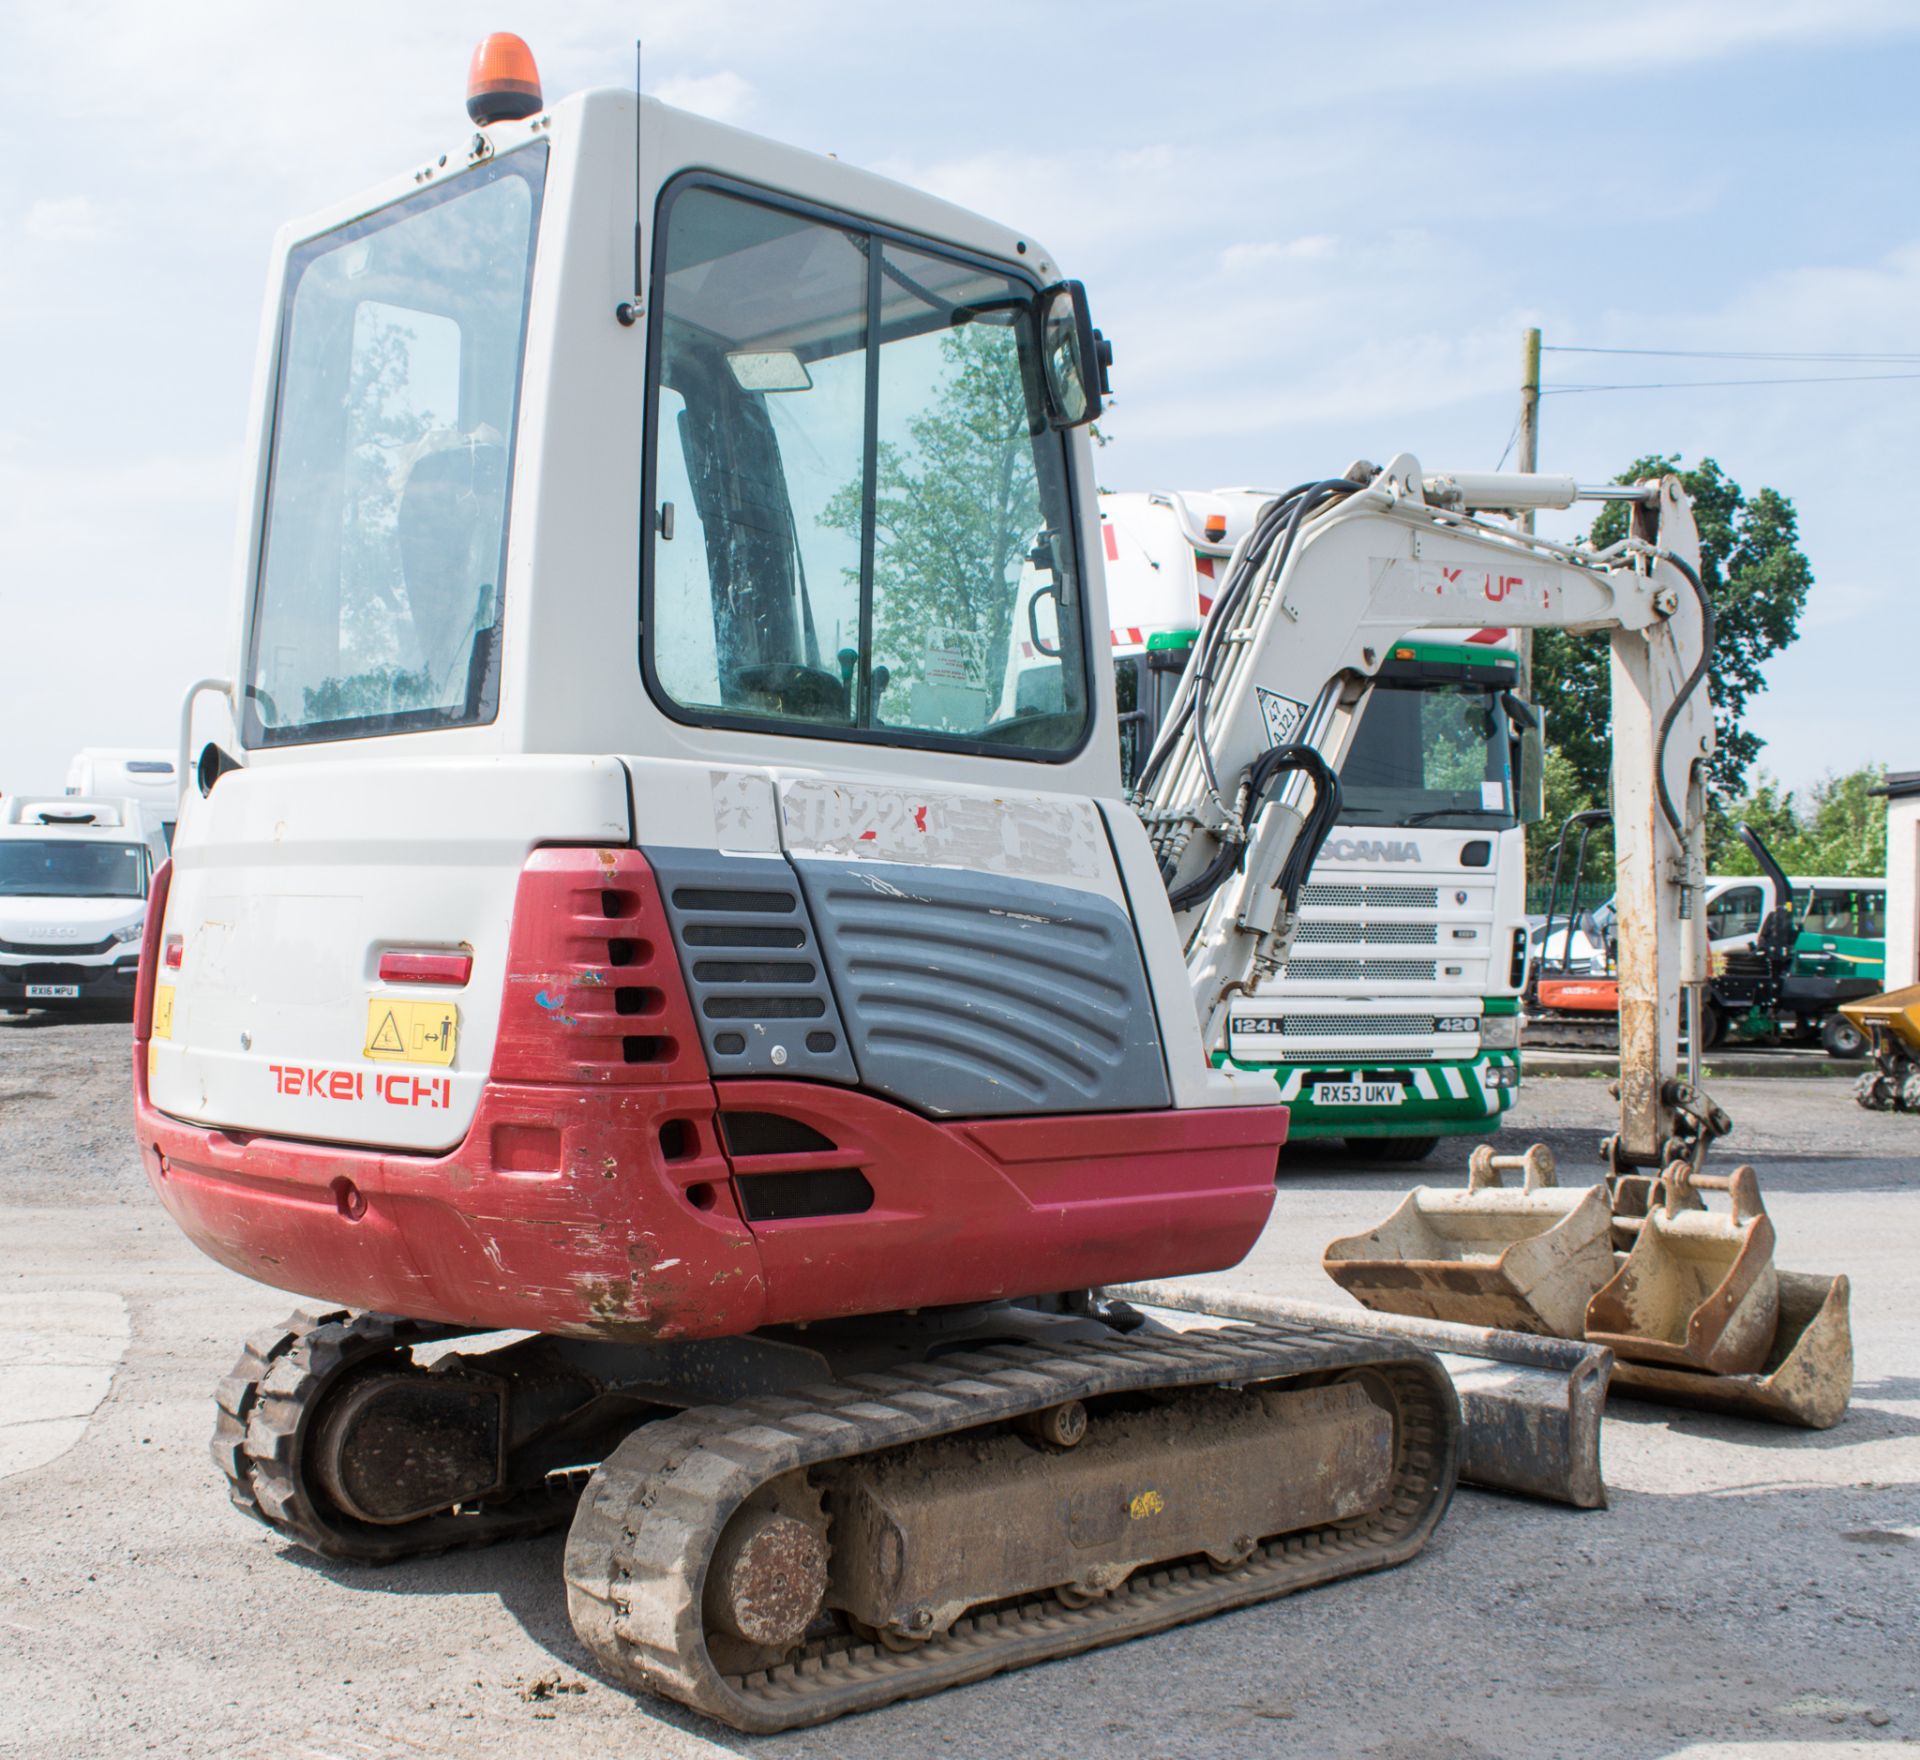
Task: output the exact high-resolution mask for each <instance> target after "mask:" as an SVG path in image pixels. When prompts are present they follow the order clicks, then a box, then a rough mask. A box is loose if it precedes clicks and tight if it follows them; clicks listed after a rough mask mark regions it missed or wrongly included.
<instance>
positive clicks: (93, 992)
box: [0, 796, 167, 1014]
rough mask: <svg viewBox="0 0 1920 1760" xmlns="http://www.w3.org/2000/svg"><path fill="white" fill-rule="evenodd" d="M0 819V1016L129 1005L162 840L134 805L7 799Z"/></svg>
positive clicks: (82, 799)
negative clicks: (84, 1006)
mask: <svg viewBox="0 0 1920 1760" xmlns="http://www.w3.org/2000/svg"><path fill="white" fill-rule="evenodd" d="M4 808H5V811H4V816H3V817H0V1011H5V1012H7V1013H15V1014H18V1013H25V1012H26V1011H27V1010H28V1009H31V1008H45V1007H47V1006H49V1005H58V1004H60V1003H84V1002H123V1003H126V1004H128V1005H131V1004H132V1001H133V994H134V984H135V979H136V976H137V973H138V967H139V962H140V936H141V932H142V931H143V930H144V929H145V927H146V921H147V892H148V888H149V887H150V885H151V884H152V880H153V874H154V870H155V868H156V867H157V866H158V865H159V864H160V863H161V862H163V861H164V860H165V859H166V854H167V850H166V844H165V842H164V840H163V839H162V837H161V835H160V833H159V830H158V829H157V827H153V826H151V825H150V824H149V823H148V822H147V819H146V815H145V813H144V811H143V809H142V807H141V805H140V803H139V802H138V801H134V800H129V799H124V798H123V799H118V800H108V799H94V798H87V797H74V796H56V797H52V798H45V799H36V798H33V797H30V796H14V797H11V798H9V799H8V800H7V801H6V802H5V803H4Z"/></svg>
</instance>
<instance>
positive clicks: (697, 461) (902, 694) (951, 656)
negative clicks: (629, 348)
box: [643, 180, 1087, 758]
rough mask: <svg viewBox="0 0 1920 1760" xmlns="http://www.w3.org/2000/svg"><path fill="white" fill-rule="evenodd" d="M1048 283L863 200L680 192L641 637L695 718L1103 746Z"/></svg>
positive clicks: (667, 696)
mask: <svg viewBox="0 0 1920 1760" xmlns="http://www.w3.org/2000/svg"><path fill="white" fill-rule="evenodd" d="M1035 291H1036V290H1035V288H1034V287H1033V285H1032V284H1031V283H1028V282H1026V281H1023V280H1021V279H1019V278H1017V277H1015V276H1011V275H1009V274H1007V273H1005V272H1003V271H1001V270H999V269H995V268H992V267H989V266H985V265H982V264H979V263H977V262H974V261H971V260H969V259H965V258H962V257H959V256H955V255H949V254H947V253H945V252H942V251H939V250H935V249H932V248H929V247H924V246H920V245H908V244H906V243H903V242H901V241H898V240H895V239H892V238H888V237H885V236H882V235H879V234H876V233H874V232H872V231H869V230H867V229H866V228H864V227H862V226H861V225H858V224H856V223H854V222H852V221H849V220H845V219H842V218H839V217H837V216H830V215H822V214H819V213H817V212H814V211H811V210H808V211H801V210H798V209H795V208H790V207H787V206H784V205H777V204H775V203H772V202H769V201H762V200H757V199H754V198H752V197H749V196H747V195H745V194H741V193H738V192H735V191H732V190H730V189H727V190H723V189H720V188H717V187H714V186H713V185H712V184H711V183H709V182H700V181H694V182H688V181H684V180H683V181H682V182H681V183H680V184H678V185H676V186H674V187H673V188H672V189H671V190H670V191H669V193H668V195H667V197H666V199H665V202H664V203H663V221H662V243H661V244H660V245H659V246H658V247H657V251H656V268H655V291H654V297H653V310H654V317H653V322H654V325H655V335H654V347H653V351H652V359H653V363H654V366H653V371H654V375H655V384H654V390H653V400H654V401H653V409H652V424H651V425H652V445H651V450H650V460H649V469H650V473H651V475H650V481H649V495H648V501H649V509H650V517H649V520H648V526H649V541H648V543H647V544H646V545H645V553H646V557H647V566H646V581H645V599H646V602H645V616H644V620H643V621H644V629H645V637H644V644H643V659H644V664H645V666H646V669H647V674H648V678H649V682H650V684H651V685H652V687H653V688H654V689H655V691H656V692H657V693H658V694H659V695H660V696H661V697H662V698H663V699H664V700H665V701H666V703H667V704H668V706H669V707H670V708H671V709H672V710H673V711H674V712H675V713H676V714H678V715H679V716H680V718H682V719H686V720H696V721H702V722H708V723H711V724H715V725H721V726H741V727H755V726H767V725H779V726H782V727H785V728H789V729H791V730H792V731H795V732H799V733H810V734H814V735H817V736H820V737H828V738H842V739H865V740H885V741H888V742H892V743H901V744H913V745H932V746H953V747H959V748H961V749H983V750H984V749H1011V750H1014V751H1018V752H1022V753H1025V754H1028V755H1031V756H1034V757H1040V758H1045V757H1050V756H1051V757H1064V756H1067V755H1069V754H1070V753H1072V752H1073V751H1075V750H1077V749H1078V748H1079V746H1080V744H1081V743H1082V741H1083V740H1084V738H1085V733H1086V724H1087V691H1086V668H1085V656H1084V643H1083V640H1082V637H1081V620H1080V615H1079V605H1080V594H1079V584H1078V576H1077V570H1076V567H1075V560H1074V551H1073V542H1072V536H1071V503H1070V500H1069V498H1068V494H1067V459H1066V451H1065V446H1064V443H1063V441H1062V440H1061V438H1060V436H1059V435H1058V434H1056V433H1055V432H1054V431H1053V430H1052V429H1050V428H1049V427H1048V426H1047V423H1046V420H1045V417H1044V413H1043V408H1042V404H1041V401H1040V388H1039V380H1038V357H1037V344H1036V316H1035V310H1034V295H1035Z"/></svg>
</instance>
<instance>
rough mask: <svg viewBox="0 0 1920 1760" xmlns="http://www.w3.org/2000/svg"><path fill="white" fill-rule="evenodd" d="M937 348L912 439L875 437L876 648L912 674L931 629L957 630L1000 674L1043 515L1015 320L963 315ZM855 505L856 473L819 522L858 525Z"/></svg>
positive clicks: (992, 672)
mask: <svg viewBox="0 0 1920 1760" xmlns="http://www.w3.org/2000/svg"><path fill="white" fill-rule="evenodd" d="M940 356H941V365H942V371H943V375H944V377H943V382H942V385H941V388H940V393H939V396H938V397H937V399H934V400H932V401H930V402H929V404H928V406H927V408H926V410H925V412H924V413H923V414H921V415H919V416H916V417H915V418H914V419H913V421H912V422H910V423H909V424H908V428H907V432H908V435H909V436H910V440H911V444H910V445H909V446H905V447H902V446H899V445H896V444H894V443H893V442H890V441H883V442H882V443H881V445H880V448H879V456H878V474H877V479H876V496H875V503H874V559H873V591H874V654H875V657H876V658H877V659H880V660H883V661H884V662H885V663H886V664H887V666H888V667H889V668H890V669H891V671H892V672H893V674H894V675H895V677H896V678H906V679H911V678H917V677H920V676H922V675H923V668H924V663H925V653H926V644H927V637H928V632H929V631H933V630H948V631H955V632H959V633H960V634H962V635H964V636H966V637H969V638H972V639H974V640H976V641H977V642H978V643H979V644H980V646H981V657H982V663H983V675H984V677H985V678H988V679H995V678H999V677H1000V676H1001V675H1002V674H1003V673H1004V672H1005V670H1006V661H1007V632H1008V630H1009V629H1010V628H1011V626H1012V622H1013V611H1014V596H1015V594H1016V592H1017V591H1018V589H1019V583H1020V568H1021V564H1022V562H1023V561H1024V560H1025V558H1026V554H1027V551H1028V549H1029V548H1030V547H1031V546H1032V544H1033V541H1034V535H1035V533H1036V531H1037V530H1038V528H1039V525H1040V490H1039V484H1038V482H1037V481H1036V479H1035V475H1034V463H1033V444H1032V440H1031V435H1032V431H1033V426H1032V417H1031V415H1030V413H1029V411H1028V407H1027V393H1026V387H1025V385H1024V383H1023V382H1022V378H1021V374H1020V362H1019V355H1018V353H1017V351H1016V347H1015V340H1014V335H1013V332H1012V331H1010V330H1008V329H1004V328H1002V327H999V326H996V325H988V324H969V325H967V326H966V327H965V328H963V329H959V330H952V331H949V332H947V333H946V334H945V335H944V336H942V337H941V338H940ZM860 515H861V493H860V484H859V482H858V481H855V482H851V483H848V484H846V485H845V486H844V487H843V488H842V489H840V490H839V491H838V492H837V493H836V494H835V495H834V497H833V499H832V500H831V501H829V502H828V503H827V506H826V509H825V511H824V512H822V513H821V515H820V523H821V524H822V525H824V526H828V527H832V528H834V529H835V530H839V531H843V532H848V533H852V534H854V535H856V536H857V535H858V533H859V530H860ZM855 578H857V577H855Z"/></svg>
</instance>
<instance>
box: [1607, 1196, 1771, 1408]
mask: <svg viewBox="0 0 1920 1760" xmlns="http://www.w3.org/2000/svg"><path fill="white" fill-rule="evenodd" d="M1702 1190H1705V1191H1723V1192H1725V1193H1726V1194H1727V1197H1728V1199H1729V1200H1730V1204H1731V1209H1730V1210H1727V1211H1717V1210H1708V1209H1706V1208H1705V1207H1704V1205H1703V1204H1702V1203H1701V1201H1700V1199H1699V1197H1698V1196H1697V1193H1698V1192H1699V1191H1702ZM1779 1308H1780V1292H1779V1274H1778V1273H1777V1272H1776V1271H1775V1270H1774V1265H1773V1223H1772V1222H1771V1221H1770V1220H1769V1219H1768V1216H1767V1212H1766V1207H1765V1205H1763V1204H1762V1203H1761V1201H1760V1182H1759V1178H1758V1176H1757V1175H1756V1174H1755V1173H1754V1171H1753V1169H1752V1168H1751V1167H1737V1168H1735V1169H1734V1171H1733V1173H1732V1174H1731V1175H1730V1176H1728V1177H1726V1178H1719V1177H1716V1176H1714V1175H1710V1174H1694V1173H1690V1172H1689V1171H1688V1169H1687V1167H1686V1166H1685V1164H1684V1163H1676V1164H1675V1165H1674V1166H1671V1167H1669V1168H1668V1169H1667V1171H1666V1173H1665V1174H1664V1175H1663V1176H1662V1178H1661V1180H1660V1181H1659V1182H1658V1184H1657V1185H1656V1187H1655V1189H1654V1193H1653V1196H1652V1199H1651V1201H1650V1202H1649V1203H1648V1206H1647V1213H1646V1215H1645V1216H1644V1217H1642V1218H1641V1219H1640V1224H1639V1228H1638V1229H1637V1231H1636V1233H1635V1239H1634V1243H1633V1249H1632V1251H1631V1252H1629V1253H1628V1254H1627V1256H1626V1258H1625V1259H1624V1260H1623V1261H1622V1262H1621V1264H1620V1268H1619V1270H1618V1271H1616V1272H1615V1273H1614V1275H1613V1276H1612V1278H1611V1279H1610V1280H1609V1281H1608V1282H1607V1283H1606V1284H1605V1286H1604V1287H1603V1288H1601V1289H1600V1290H1599V1291H1598V1292H1597V1293H1596V1294H1595V1295H1594V1297H1593V1299H1592V1301H1591V1302H1589V1303H1588V1304H1587V1313H1586V1334H1587V1337H1588V1338H1589V1339H1591V1340H1592V1341H1593V1342H1594V1343H1595V1344H1604V1345H1606V1346H1608V1347H1609V1348H1610V1349H1611V1350H1612V1351H1613V1353H1614V1354H1615V1356H1617V1357H1619V1358H1620V1359H1621V1361H1622V1362H1623V1363H1627V1362H1633V1363H1658V1364H1662V1365H1664V1366H1666V1367H1668V1368H1673V1369H1684V1370H1692V1371H1694V1372H1696V1373H1698V1372H1702V1371H1704V1372H1705V1373H1708V1374H1713V1375H1746V1374H1750V1373H1752V1372H1753V1371H1755V1370H1757V1369H1759V1368H1760V1366H1761V1364H1762V1363H1764V1362H1765V1361H1766V1357H1767V1352H1768V1350H1769V1349H1770V1348H1771V1346H1772V1344H1773V1336H1774V1329H1775V1321H1776V1320H1777V1319H1778V1317H1779Z"/></svg>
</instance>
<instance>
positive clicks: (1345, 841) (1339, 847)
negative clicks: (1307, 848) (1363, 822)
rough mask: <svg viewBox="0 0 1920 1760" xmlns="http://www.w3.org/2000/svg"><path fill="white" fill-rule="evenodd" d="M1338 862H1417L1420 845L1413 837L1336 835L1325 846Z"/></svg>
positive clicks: (1327, 851)
mask: <svg viewBox="0 0 1920 1760" xmlns="http://www.w3.org/2000/svg"><path fill="white" fill-rule="evenodd" d="M1324 847H1325V850H1326V853H1327V854H1328V855H1330V856H1332V857H1333V859H1334V860H1335V861H1336V862H1417V861H1419V859H1420V846H1419V844H1417V843H1415V842H1414V841H1413V840H1412V839H1411V838H1395V837H1336V838H1334V839H1333V840H1332V841H1331V842H1329V843H1327V844H1326V845H1325V846H1324Z"/></svg>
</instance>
